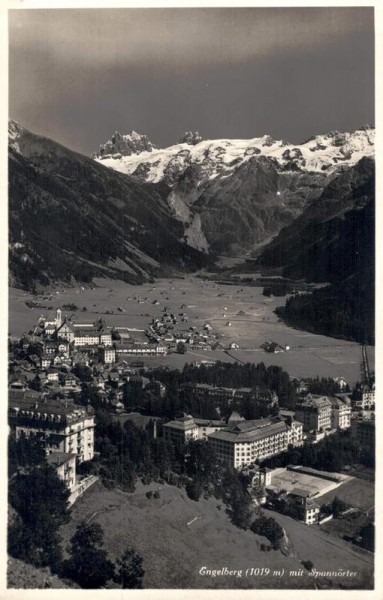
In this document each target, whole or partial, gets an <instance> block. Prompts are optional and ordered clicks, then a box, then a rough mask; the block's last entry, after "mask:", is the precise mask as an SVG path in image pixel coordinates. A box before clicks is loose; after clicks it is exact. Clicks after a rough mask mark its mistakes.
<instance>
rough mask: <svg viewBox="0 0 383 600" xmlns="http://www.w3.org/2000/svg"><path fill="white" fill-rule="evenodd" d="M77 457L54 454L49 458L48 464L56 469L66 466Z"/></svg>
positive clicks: (62, 453) (67, 454)
mask: <svg viewBox="0 0 383 600" xmlns="http://www.w3.org/2000/svg"><path fill="white" fill-rule="evenodd" d="M75 457H76V454H69V453H68V452H53V454H49V455H48V456H47V463H48V464H50V465H52V466H54V467H61V465H65V463H67V462H69V461H70V460H71V459H72V458H75Z"/></svg>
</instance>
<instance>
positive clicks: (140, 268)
mask: <svg viewBox="0 0 383 600" xmlns="http://www.w3.org/2000/svg"><path fill="white" fill-rule="evenodd" d="M161 191H162V190H161V186H153V185H142V184H139V183H137V182H136V181H133V180H132V179H131V178H130V177H128V176H127V175H123V174H121V173H117V172H115V171H112V170H111V169H107V168H105V167H104V166H103V165H100V164H98V163H96V162H95V161H93V160H92V159H90V158H87V157H84V156H82V155H80V154H77V153H75V152H72V151H71V150H69V149H67V148H65V147H63V146H61V145H59V144H57V143H56V142H54V141H52V140H49V139H47V138H43V137H41V136H36V135H34V134H32V133H30V132H28V131H27V130H25V129H23V128H22V127H20V126H19V125H18V124H15V123H11V126H10V151H9V242H10V271H11V276H13V282H14V283H16V284H21V285H24V286H30V285H33V283H34V282H35V281H36V280H37V281H40V282H42V283H48V282H49V281H51V280H57V279H60V280H65V281H68V280H70V278H71V277H72V276H73V277H74V278H75V279H77V280H79V281H89V280H90V279H91V278H92V277H93V276H95V275H107V276H110V277H118V278H122V279H124V280H126V281H129V282H132V283H139V282H142V281H145V280H147V279H150V278H151V277H152V276H153V275H156V274H160V273H164V272H167V270H169V269H177V270H183V269H185V270H189V269H191V270H193V269H195V268H199V267H200V266H201V265H203V264H205V263H206V257H204V256H203V255H202V254H201V253H200V252H198V251H197V250H195V249H193V248H191V247H190V246H188V245H187V244H186V243H185V242H184V241H183V237H184V227H183V225H182V223H180V222H179V221H178V220H176V219H174V218H173V216H172V214H171V211H170V209H169V206H168V204H167V203H166V201H164V199H163V198H162V196H161Z"/></svg>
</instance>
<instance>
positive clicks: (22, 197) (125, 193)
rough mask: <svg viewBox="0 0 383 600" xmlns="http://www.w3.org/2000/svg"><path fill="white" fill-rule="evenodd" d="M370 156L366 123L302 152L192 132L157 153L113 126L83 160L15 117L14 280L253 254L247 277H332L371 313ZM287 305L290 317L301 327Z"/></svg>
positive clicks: (123, 275)
mask: <svg viewBox="0 0 383 600" xmlns="http://www.w3.org/2000/svg"><path fill="white" fill-rule="evenodd" d="M373 156H374V130H373V129H372V128H371V127H368V126H365V127H362V128H360V129H358V130H356V131H354V132H351V133H339V132H332V133H329V134H326V135H318V136H315V137H312V138H310V139H309V140H306V141H305V142H304V143H302V144H300V145H291V144H288V143H286V142H283V141H276V140H273V139H272V138H271V137H269V136H263V137H260V138H252V139H249V140H204V139H202V136H201V135H200V134H199V133H198V132H190V131H189V132H186V133H185V134H184V135H183V136H182V137H181V140H180V142H179V143H178V144H175V145H174V146H171V147H169V148H165V149H160V148H157V147H156V146H155V144H153V143H152V142H151V141H150V139H149V138H148V136H146V135H141V134H138V133H136V132H131V133H129V134H126V135H122V134H119V133H118V132H116V133H115V134H114V135H113V136H111V139H110V140H109V141H107V142H106V143H105V144H104V145H102V146H101V147H100V149H99V151H98V152H96V153H95V154H94V155H93V157H92V158H90V157H86V156H83V155H81V154H78V153H76V152H73V151H72V150H69V149H68V148H65V147H64V146H62V145H60V144H58V143H57V142H55V141H53V140H50V139H48V138H45V137H42V136H39V135H36V134H34V133H31V132H29V131H28V130H26V129H25V128H23V127H22V126H21V125H19V124H18V123H15V122H14V121H11V122H10V124H9V243H10V253H9V265H10V280H11V283H12V284H14V285H21V286H22V287H27V288H28V287H29V288H30V287H33V286H34V285H35V284H36V283H38V282H39V283H42V284H47V283H49V282H52V281H57V280H60V281H71V280H73V279H74V280H77V281H90V280H91V279H92V277H94V276H100V275H101V276H102V275H104V276H108V277H116V278H120V279H123V280H125V281H127V282H131V283H140V282H143V281H147V280H151V279H152V278H153V277H155V276H159V275H165V274H170V273H174V272H180V271H181V272H182V271H193V270H194V271H195V270H197V269H200V268H204V267H208V266H209V265H211V264H212V262H213V261H214V260H215V258H216V256H217V255H218V254H224V255H230V254H231V255H236V254H237V253H241V255H242V256H252V255H253V254H254V252H257V255H259V258H258V262H257V263H256V264H255V266H254V268H255V269H258V268H259V265H261V266H265V267H278V268H279V269H283V273H284V274H285V275H286V276H288V277H291V278H305V279H307V280H311V281H319V282H327V283H331V284H332V288H327V289H328V290H329V289H331V290H332V291H331V293H336V294H337V295H338V297H339V296H340V295H342V293H343V291H344V290H351V288H352V293H354V292H355V286H359V288H360V289H361V290H362V293H361V294H359V296H358V297H359V298H361V299H362V300H363V302H365V303H366V304H367V303H369V305H370V306H373V282H374V273H373V265H374V242H373V239H374V237H373V234H374V160H373ZM270 240H271V241H270ZM249 268H250V267H249ZM334 290H335V292H334ZM322 294H324V292H322ZM343 296H344V293H343ZM317 297H318V296H317ZM311 298H312V300H308V299H307V298H306V299H305V302H306V304H307V303H308V302H312V301H314V300H313V299H315V294H312V295H311ZM322 300H323V302H324V303H325V301H326V299H324V298H322ZM344 302H346V300H344ZM292 304H293V303H292V302H291V301H290V315H288V310H287V309H288V306H286V313H285V315H284V317H285V318H290V320H294V319H295V323H296V324H298V325H299V324H300V323H298V321H299V319H300V317H299V314H302V310H301V308H302V307H300V309H299V310H300V311H301V312H300V313H299V311H297V310H295V313H294V310H293V308H294V307H293V306H292ZM323 305H324V304H323ZM358 306H359V305H358ZM358 306H356V305H355V307H354V308H355V310H353V311H352V312H353V313H356V312H357V311H359V312H360V307H358ZM306 308H307V307H306ZM362 308H363V307H362ZM307 310H308V309H307ZM310 310H311V309H310ZM342 310H343V312H344V310H345V309H344V307H343V309H342ZM306 312H307V311H306ZM309 312H310V311H308V313H307V314H309ZM362 312H363V310H362ZM293 313H294V315H295V316H294V315H293ZM298 313H299V314H298ZM297 315H298V316H297ZM354 316H355V314H354ZM350 318H351V317H350ZM363 318H364V317H363ZM327 320H328V319H327ZM330 320H331V319H330ZM368 320H370V323H371V322H372V321H373V319H372V321H371V310H370V309H369V311H368V314H365V318H364V321H365V322H367V321H368ZM341 329H342V328H341ZM330 330H331V327H330V329H329V331H330ZM360 331H361V333H360V334H358V336H359V338H361V337H362V336H364V337H366V335H365V333H366V328H364V329H363V324H362V326H361V328H360ZM368 331H369V332H370V333H371V327H370V326H369V329H368ZM330 332H331V331H330ZM367 333H368V332H367ZM370 333H368V335H367V337H368V338H369V339H370V338H371V336H370Z"/></svg>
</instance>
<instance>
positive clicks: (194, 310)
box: [9, 275, 374, 385]
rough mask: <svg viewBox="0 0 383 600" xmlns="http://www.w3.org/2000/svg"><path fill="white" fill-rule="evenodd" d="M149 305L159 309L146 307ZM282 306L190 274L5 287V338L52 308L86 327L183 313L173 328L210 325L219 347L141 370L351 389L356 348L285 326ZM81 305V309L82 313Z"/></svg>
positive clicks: (141, 323) (140, 324) (152, 361)
mask: <svg viewBox="0 0 383 600" xmlns="http://www.w3.org/2000/svg"><path fill="white" fill-rule="evenodd" d="M56 292H58V293H56ZM31 300H34V301H37V302H38V303H39V307H36V308H29V307H28V306H27V305H26V304H25V303H26V302H27V301H31ZM156 301H158V302H159V304H157V305H156V304H154V302H156ZM284 301H285V300H284V298H274V297H271V298H267V297H265V296H263V295H262V288H258V287H245V286H243V287H241V286H240V285H235V286H234V285H218V284H216V283H215V282H212V281H204V280H202V279H199V278H198V277H195V276H192V275H189V276H185V278H173V279H160V280H158V281H156V282H155V283H153V284H145V285H142V286H132V285H129V284H126V283H124V282H121V281H114V280H107V279H99V280H96V286H95V287H94V288H93V289H92V288H90V287H87V288H80V287H78V288H68V287H63V286H56V287H54V288H52V289H50V290H46V291H45V292H44V293H41V294H39V295H37V296H36V295H35V296H33V295H32V294H30V293H27V292H24V291H22V290H18V289H14V288H11V289H10V291H9V332H10V334H11V335H13V336H20V335H22V334H23V332H27V331H29V330H30V329H31V328H32V327H33V325H34V324H35V323H36V321H37V318H38V317H39V316H40V315H41V314H47V313H48V314H49V313H50V314H52V315H53V312H54V311H55V310H56V308H58V307H60V308H62V306H63V305H64V304H68V303H74V304H76V305H77V306H78V308H79V310H78V311H77V312H76V316H77V320H81V319H84V320H86V321H91V320H95V319H96V318H98V317H99V316H102V317H103V318H104V319H105V320H106V322H107V324H108V325H115V326H128V327H132V328H134V327H135V328H138V329H145V328H148V325H149V323H150V321H151V319H152V318H153V317H154V318H156V317H159V316H160V315H161V314H162V313H163V310H164V308H165V307H167V308H168V309H169V311H170V312H173V313H174V314H176V315H178V314H179V313H181V312H186V313H187V314H188V316H189V321H188V322H187V323H181V324H180V328H182V327H185V328H188V327H190V326H196V327H197V328H201V327H202V326H203V325H204V324H205V323H210V324H211V326H212V327H213V331H214V332H216V333H217V334H219V338H218V341H219V343H220V346H219V348H218V349H217V350H215V351H211V352H206V351H202V350H201V351H198V350H196V351H190V352H188V353H186V354H184V355H180V354H171V355H168V356H165V357H148V358H145V363H146V364H147V365H148V366H153V367H154V366H161V365H168V366H170V367H173V368H182V367H183V365H184V364H185V363H186V362H188V363H190V362H193V361H202V360H208V361H216V360H223V361H229V362H234V361H236V360H238V361H243V362H254V363H259V362H264V363H265V364H266V365H278V366H281V367H282V368H284V369H286V370H287V371H288V373H289V374H290V375H291V376H293V377H316V376H319V377H338V376H343V377H345V378H346V380H347V381H348V382H349V384H350V385H352V384H354V383H355V382H356V381H357V380H358V379H359V377H360V375H359V364H360V360H361V349H360V346H359V345H358V344H355V343H352V342H347V341H343V340H338V339H335V338H330V337H326V336H322V335H315V334H312V333H308V332H305V331H300V330H298V329H293V328H292V327H288V326H287V325H285V324H284V323H283V322H281V321H280V320H279V319H278V317H277V316H276V315H275V314H274V312H273V311H274V309H275V308H276V306H279V305H281V304H283V303H284ZM84 307H85V308H86V311H84V312H82V309H83V308H84ZM119 309H121V310H119ZM63 312H64V314H65V311H63ZM66 312H68V311H66ZM68 314H70V313H68ZM229 323H230V325H229ZM177 327H178V326H177ZM265 341H274V342H276V343H278V344H280V345H288V346H290V350H289V351H288V352H283V353H278V354H270V353H267V352H265V351H264V350H262V349H261V348H260V346H261V344H263V343H264V342H265ZM232 342H235V343H236V344H238V345H239V348H240V349H239V350H230V351H229V353H226V352H225V351H224V349H225V348H226V349H227V348H228V347H229V345H230V344H231V343H232ZM368 357H369V361H370V367H371V368H372V369H373V368H374V349H373V347H369V348H368ZM133 360H134V359H133Z"/></svg>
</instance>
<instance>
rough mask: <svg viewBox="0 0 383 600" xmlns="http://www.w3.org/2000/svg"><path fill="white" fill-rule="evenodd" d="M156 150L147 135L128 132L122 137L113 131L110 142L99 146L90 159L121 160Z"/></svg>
mask: <svg viewBox="0 0 383 600" xmlns="http://www.w3.org/2000/svg"><path fill="white" fill-rule="evenodd" d="M152 150H157V146H155V145H154V144H152V142H151V141H150V139H149V138H148V136H147V135H145V134H142V133H137V131H134V130H132V131H130V132H129V133H126V134H125V135H122V134H121V133H120V132H119V131H115V132H114V134H113V135H112V137H111V138H110V140H108V141H107V142H106V144H103V145H101V146H100V148H99V150H98V151H97V152H95V153H94V154H92V158H95V159H105V158H107V157H116V158H121V157H123V156H131V155H132V154H140V153H141V152H152Z"/></svg>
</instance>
